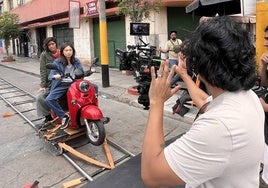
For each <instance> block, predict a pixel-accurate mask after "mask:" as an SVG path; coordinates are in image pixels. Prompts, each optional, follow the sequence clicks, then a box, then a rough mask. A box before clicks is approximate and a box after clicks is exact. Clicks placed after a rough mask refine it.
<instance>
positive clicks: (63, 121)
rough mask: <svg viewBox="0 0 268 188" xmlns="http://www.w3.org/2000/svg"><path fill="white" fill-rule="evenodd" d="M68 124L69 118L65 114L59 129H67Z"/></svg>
mask: <svg viewBox="0 0 268 188" xmlns="http://www.w3.org/2000/svg"><path fill="white" fill-rule="evenodd" d="M69 122H70V117H69V116H68V115H67V114H65V115H64V116H63V118H62V120H61V127H60V128H61V129H65V128H67V127H68V125H69Z"/></svg>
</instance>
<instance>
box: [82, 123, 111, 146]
mask: <svg viewBox="0 0 268 188" xmlns="http://www.w3.org/2000/svg"><path fill="white" fill-rule="evenodd" d="M84 121H85V124H86V128H87V137H88V138H89V142H90V143H91V144H93V145H95V146H99V145H101V144H103V142H104V139H105V136H106V133H105V128H104V124H103V122H102V121H91V120H88V119H84Z"/></svg>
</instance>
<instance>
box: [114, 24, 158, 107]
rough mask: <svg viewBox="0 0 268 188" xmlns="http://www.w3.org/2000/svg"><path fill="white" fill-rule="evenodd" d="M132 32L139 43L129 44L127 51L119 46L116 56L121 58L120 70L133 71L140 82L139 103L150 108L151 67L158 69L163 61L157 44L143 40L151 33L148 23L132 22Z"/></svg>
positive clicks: (138, 88)
mask: <svg viewBox="0 0 268 188" xmlns="http://www.w3.org/2000/svg"><path fill="white" fill-rule="evenodd" d="M134 26H135V27H134ZM137 28H138V29H137ZM130 34H131V35H135V36H138V39H139V43H138V44H136V45H128V46H127V50H126V51H124V50H121V49H118V48H117V49H116V50H115V56H116V57H118V58H119V61H120V67H119V69H120V70H129V71H133V76H134V78H135V80H136V82H137V83H138V87H137V90H138V94H139V97H138V103H139V104H142V105H143V106H144V109H145V110H148V109H149V106H150V101H149V95H148V93H149V89H150V84H151V67H152V66H154V67H155V70H156V71H157V70H158V69H159V67H160V63H161V61H162V60H161V58H160V57H161V54H160V53H158V51H157V50H156V47H155V46H150V45H149V43H145V42H144V41H143V40H142V36H144V35H149V24H148V23H131V25H130Z"/></svg>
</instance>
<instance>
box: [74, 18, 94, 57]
mask: <svg viewBox="0 0 268 188" xmlns="http://www.w3.org/2000/svg"><path fill="white" fill-rule="evenodd" d="M91 27H93V25H92V19H83V20H81V22H80V28H79V29H74V46H75V50H76V56H77V57H78V58H80V60H81V61H83V60H90V59H91V58H92V52H93V49H94V47H93V40H92V39H93V33H92V29H91Z"/></svg>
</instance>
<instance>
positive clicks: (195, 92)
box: [182, 75, 208, 109]
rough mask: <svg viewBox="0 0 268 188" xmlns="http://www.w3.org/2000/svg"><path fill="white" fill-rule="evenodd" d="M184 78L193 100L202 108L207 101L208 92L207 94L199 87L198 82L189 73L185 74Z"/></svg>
mask: <svg viewBox="0 0 268 188" xmlns="http://www.w3.org/2000/svg"><path fill="white" fill-rule="evenodd" d="M182 79H183V81H184V83H185V84H186V87H187V90H188V92H189V94H190V96H191V98H192V100H193V102H194V103H195V105H196V106H197V108H198V109H200V108H201V107H202V106H203V105H204V104H205V103H206V99H207V98H208V94H206V93H205V92H204V91H203V90H202V89H200V88H199V87H197V85H196V83H195V82H194V81H193V80H192V78H191V77H190V76H189V75H183V76H182Z"/></svg>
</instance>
